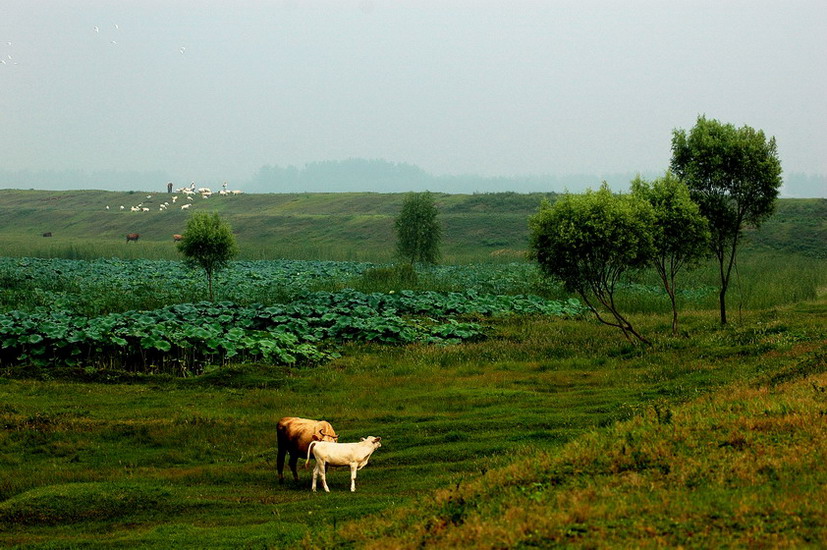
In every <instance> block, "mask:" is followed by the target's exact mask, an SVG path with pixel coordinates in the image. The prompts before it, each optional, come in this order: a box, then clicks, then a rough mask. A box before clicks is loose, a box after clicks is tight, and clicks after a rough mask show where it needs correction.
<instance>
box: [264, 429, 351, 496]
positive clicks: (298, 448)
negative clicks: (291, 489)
mask: <svg viewBox="0 0 827 550" xmlns="http://www.w3.org/2000/svg"><path fill="white" fill-rule="evenodd" d="M276 436H277V438H278V444H279V452H278V458H277V460H276V469H277V470H278V475H279V483H284V456H285V455H286V454H287V453H288V452H289V453H290V469H291V470H292V471H293V479H294V480H296V481H298V480H299V473H298V472H297V471H296V463H298V461H299V458H301V457H306V456H307V447H308V446H309V445H310V442H311V441H333V442H335V441H336V440H337V439H339V436H338V435H336V432H335V431H334V430H333V426H331V425H330V422H328V421H327V420H310V419H308V418H297V417H295V416H285V417H284V418H282V419H281V420H279V423H278V424H277V425H276Z"/></svg>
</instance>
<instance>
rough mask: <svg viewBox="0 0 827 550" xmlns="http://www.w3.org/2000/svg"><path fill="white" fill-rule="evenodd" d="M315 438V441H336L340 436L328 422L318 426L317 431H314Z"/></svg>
mask: <svg viewBox="0 0 827 550" xmlns="http://www.w3.org/2000/svg"><path fill="white" fill-rule="evenodd" d="M325 424H327V423H325ZM313 439H314V440H315V441H332V442H333V443H336V442H337V441H338V440H339V436H338V435H336V432H335V431H334V430H333V426H331V425H330V424H327V425H323V426H318V427H317V428H316V431H315V432H314V433H313Z"/></svg>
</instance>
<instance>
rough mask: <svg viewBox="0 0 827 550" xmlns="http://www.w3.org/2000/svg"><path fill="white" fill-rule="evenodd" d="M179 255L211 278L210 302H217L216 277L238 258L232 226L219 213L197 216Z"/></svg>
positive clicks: (190, 219) (198, 213)
mask: <svg viewBox="0 0 827 550" xmlns="http://www.w3.org/2000/svg"><path fill="white" fill-rule="evenodd" d="M177 246H178V251H179V252H181V253H182V254H183V255H184V257H185V259H184V262H185V263H186V264H187V265H188V266H190V267H200V268H201V269H203V270H204V273H205V274H206V276H207V287H208V288H209V295H210V300H213V276H214V275H215V272H216V271H219V270H221V269H223V268H225V267H227V264H228V263H229V262H230V260H231V259H232V258H233V257H234V256H235V255H236V254H238V246H237V245H236V242H235V236H234V235H233V231H232V229H231V228H230V225H229V224H228V223H227V222H225V221H224V220H222V219H221V217H220V216H219V215H218V213H216V212H212V213H210V212H193V213H192V215H191V216H190V218H189V220H187V227H186V229H185V230H184V233H183V234H182V236H181V240H180V241H178V244H177Z"/></svg>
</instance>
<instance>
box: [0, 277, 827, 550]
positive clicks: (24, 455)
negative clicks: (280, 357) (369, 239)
mask: <svg viewBox="0 0 827 550" xmlns="http://www.w3.org/2000/svg"><path fill="white" fill-rule="evenodd" d="M395 294H396V293H395ZM405 299H406V300H408V299H412V298H410V297H409V298H405ZM463 301H464V300H463V299H462V297H457V299H456V303H457V304H461V303H462V302H463ZM465 301H467V300H465ZM421 307H424V308H427V307H429V306H428V305H426V304H423V305H422V306H421ZM824 314H825V305H824V303H823V300H822V301H821V302H811V303H808V304H802V305H800V306H795V307H790V308H781V309H778V310H776V311H767V312H748V313H747V315H746V317H745V319H744V321H743V323H742V326H741V328H740V329H739V330H738V331H737V332H736V331H735V330H734V329H733V328H732V327H727V328H724V329H722V328H720V327H717V326H716V324H715V315H716V314H715V313H714V312H713V313H698V312H687V314H685V316H684V319H683V321H682V322H683V327H684V330H686V331H688V332H689V333H690V334H691V335H692V338H687V339H680V340H677V339H673V338H660V339H658V338H657V337H656V340H655V343H654V346H653V347H652V348H649V349H647V350H646V353H641V352H640V350H635V349H633V348H632V347H631V346H629V345H628V344H627V343H626V342H625V341H623V339H622V338H621V337H620V334H619V333H617V334H608V335H607V334H606V333H605V329H604V328H601V327H600V325H598V324H597V323H592V322H584V321H583V320H580V319H577V320H574V319H569V320H567V319H561V318H557V317H545V316H538V315H521V316H514V315H508V316H504V317H495V318H492V319H491V320H489V321H487V323H488V324H490V326H491V329H490V330H491V331H492V333H493V335H494V336H495V337H493V338H489V339H486V340H484V341H479V342H469V343H464V344H461V345H451V346H429V345H421V344H413V345H408V346H382V345H375V344H370V343H360V342H353V343H351V344H349V345H348V346H347V347H346V348H345V349H344V350H343V351H344V353H343V354H342V357H339V358H336V359H334V360H333V361H331V362H329V363H326V364H323V365H317V366H308V367H305V368H290V367H272V366H269V365H263V364H259V363H256V364H253V365H249V366H247V365H231V366H230V368H228V369H210V370H209V371H208V372H206V373H204V374H203V375H200V376H195V377H190V378H187V379H169V378H164V377H160V376H152V377H149V376H146V377H143V379H136V380H135V382H133V383H117V381H115V380H111V381H109V383H108V384H101V383H98V382H83V381H72V382H68V381H66V380H64V379H51V380H50V379H48V378H45V377H44V379H40V380H37V379H35V380H33V379H25V380H16V379H9V378H0V425H2V426H3V427H4V430H3V436H2V437H0V473H2V475H0V510H2V511H0V514H4V515H5V517H6V518H7V519H9V520H10V521H8V522H3V523H0V546H2V547H15V546H21V547H26V548H38V547H43V548H49V547H56V546H57V547H61V548H83V547H87V548H97V547H106V546H112V545H116V546H122V547H130V548H164V549H166V548H170V547H175V548H193V549H195V548H245V547H267V548H296V547H301V544H299V543H300V541H301V538H302V537H303V536H308V537H309V542H307V546H313V547H321V548H330V547H336V546H337V545H338V547H361V546H363V545H370V544H373V543H375V542H376V541H377V540H380V541H382V543H384V544H385V545H386V546H388V547H397V546H400V545H401V546H404V544H405V543H409V544H410V545H419V544H420V543H422V542H423V540H424V541H425V542H424V544H423V545H424V546H426V547H432V546H436V547H439V545H440V539H439V537H440V536H441V535H440V533H449V532H453V531H454V529H455V528H459V527H461V526H462V525H466V526H467V528H468V530H469V532H473V531H475V529H480V531H478V533H479V534H480V536H481V537H483V538H484V539H485V540H488V541H489V543H490V542H492V541H499V540H500V539H495V538H494V536H495V535H496V536H500V535H502V534H503V533H507V534H511V535H514V536H515V537H516V539H515V540H514V542H515V543H514V544H506V543H503V544H502V545H501V546H502V547H508V548H511V547H520V546H521V544H522V545H523V546H530V545H531V544H535V545H536V544H537V543H538V541H543V542H546V541H547V540H548V541H551V542H554V541H556V540H559V542H560V543H561V544H568V545H574V546H576V545H578V544H580V545H582V546H601V544H606V541H605V540H604V538H603V537H607V536H608V537H612V538H611V541H610V542H611V543H612V544H613V545H614V546H617V547H628V546H646V545H647V544H651V533H650V532H649V531H648V527H652V528H655V527H657V528H660V529H663V530H662V531H658V533H659V536H662V537H671V538H668V540H667V542H669V543H670V545H671V546H679V545H681V544H683V545H686V546H692V545H693V544H694V543H696V542H698V543H699V544H698V545H700V546H703V547H709V548H720V547H726V546H728V544H727V543H728V542H729V541H732V540H733V539H732V537H747V536H748V533H752V532H756V533H759V534H763V533H765V531H766V535H767V536H772V537H774V538H773V539H772V540H773V542H774V543H775V544H776V545H777V546H780V547H789V546H801V544H796V542H800V541H802V540H804V537H808V536H809V537H812V536H814V535H816V534H818V533H819V529H821V530H823V528H824V522H823V521H822V520H821V519H819V518H820V517H823V514H821V516H818V515H816V514H814V513H813V512H818V511H819V508H818V507H819V506H822V507H823V502H822V501H821V500H819V499H818V498H802V495H804V496H809V495H818V494H820V493H818V491H820V490H821V488H822V487H823V485H824V475H825V473H824V472H825V469H824V463H825V462H824V457H823V452H824V449H827V446H825V445H824V443H823V433H824V430H823V422H821V421H820V420H821V419H820V417H819V414H820V412H821V411H823V410H827V400H825V397H824V395H825V393H824V391H823V388H824V387H825V386H827V379H824V378H821V379H818V380H814V381H813V382H815V383H816V385H815V386H813V385H812V384H811V382H810V381H809V380H802V382H804V385H803V386H802V388H801V390H803V391H802V392H801V396H802V397H807V399H808V400H807V401H801V402H796V401H792V400H790V399H789V398H788V394H786V393H782V391H783V390H782V389H780V388H779V389H776V390H773V389H770V390H769V391H767V389H764V388H756V389H755V390H754V391H753V392H752V394H753V395H752V397H757V398H758V402H757V403H755V404H754V405H751V404H749V399H748V397H750V396H749V395H744V394H743V393H738V394H737V395H734V392H732V391H731V389H730V388H727V389H726V390H725V391H724V392H723V393H722V394H721V396H720V397H716V396H714V395H713V392H714V391H715V390H716V389H718V388H720V387H721V385H722V384H727V383H731V382H734V381H738V382H739V383H743V382H744V381H750V380H754V379H755V378H756V377H766V378H767V379H774V378H773V375H774V374H775V373H782V374H783V375H785V376H786V373H789V372H793V371H794V372H797V373H800V374H801V375H802V376H807V375H808V374H809V375H811V374H812V373H817V372H819V371H823V368H821V367H818V362H819V359H821V362H820V364H821V365H823V352H822V351H819V348H821V347H823V346H821V343H822V342H823V341H824V338H825V337H827V332H825V330H827V327H825V325H824V323H823V318H824ZM635 323H636V324H640V325H641V328H642V329H644V330H645V331H646V332H651V333H654V334H657V327H659V326H661V325H664V326H665V325H668V316H666V315H649V314H647V315H641V316H638V317H636V318H635ZM808 350H812V351H808ZM89 380H93V379H92V378H90V379H89ZM699 396H700V400H699V403H700V405H701V406H703V408H692V409H687V408H685V407H684V406H683V405H682V404H681V403H683V402H686V401H689V400H695V399H697V398H698V397H699ZM712 399H714V400H712ZM693 407H694V405H693ZM670 411H671V413H670ZM746 412H748V413H749V416H747V415H746ZM282 415H299V416H307V417H311V418H325V419H327V420H329V421H331V422H332V423H333V426H334V427H335V428H336V431H337V433H339V434H340V436H341V439H340V441H344V442H349V441H358V440H359V438H360V437H365V436H367V435H378V436H382V442H383V447H382V448H381V449H379V451H377V453H376V454H375V455H374V457H373V458H372V459H371V462H370V464H369V465H368V466H367V467H366V468H365V469H364V470H362V471H360V473H359V480H360V481H359V482H358V487H357V492H356V493H352V494H351V493H350V492H349V491H348V486H349V472H347V469H341V468H339V469H337V468H331V470H330V472H329V473H328V483H329V484H330V486H331V490H332V492H331V494H329V495H312V494H311V493H310V490H309V473H308V472H306V471H304V470H302V471H300V472H299V475H300V482H299V483H296V484H294V483H292V481H288V482H287V483H286V484H285V485H283V486H280V485H278V483H277V481H276V479H275V473H274V469H275V462H276V456H275V455H276V451H275V447H276V441H275V439H276V438H275V434H274V423H275V420H276V419H277V418H278V417H280V416H282ZM628 419H631V423H629V424H624V425H621V426H616V425H615V423H616V422H617V421H622V420H628ZM687 422H689V423H687ZM779 422H786V424H784V423H779ZM801 429H807V430H809V431H807V432H804V433H803V434H802V435H807V436H817V435H818V434H819V433H820V434H821V436H819V437H820V438H819V437H811V438H810V439H809V441H810V447H809V448H802V447H800V446H799V443H800V442H801V441H802V440H803V439H804V438H803V437H799V435H798V434H800V432H799V431H798V430H801ZM739 437H740V439H739ZM581 438H583V439H581ZM569 442H573V443H571V445H572V446H571V447H568V448H567V449H566V450H563V449H564V445H566V444H568V443H569ZM791 442H796V446H795V447H794V449H796V450H799V449H800V450H801V451H803V452H796V453H794V454H793V453H791V450H790V446H789V445H790V443H791ZM757 443H760V445H761V446H756V444H757ZM790 457H793V458H790ZM756 460H758V461H759V462H758V463H757V464H756ZM819 461H820V462H819ZM759 470H760V471H759ZM802 471H803V473H804V477H801V476H800V474H801V473H802ZM774 476H775V477H774ZM750 480H754V483H748V482H749V481H750ZM653 487H654V489H653ZM777 494H781V495H782V496H783V497H784V498H783V499H773V498H772V497H773V496H775V495H777ZM64 495H65V496H64ZM733 495H735V496H736V497H738V501H737V502H732V499H733V498H734V497H733ZM96 497H97V498H96ZM320 497H321V498H320ZM448 497H451V500H450V502H451V503H450V504H448ZM558 497H559V499H560V500H557V499H558ZM548 503H550V505H546V504H548ZM640 503H644V504H645V505H644V506H639V504H640ZM67 504H68V505H69V506H66V505H67ZM743 506H749V508H748V510H749V513H748V514H744V512H743V510H744V508H743ZM789 506H795V507H794V508H788V507H789ZM664 507H667V510H666V511H664ZM689 510H692V511H691V512H689ZM785 510H786V512H785ZM504 511H507V512H508V513H507V514H506V513H504ZM604 514H609V515H604ZM612 514H614V515H612ZM785 514H787V515H785ZM38 517H42V518H43V519H44V521H42V522H35V521H34V518H38ZM17 518H20V521H18V520H17ZM515 518H517V519H515ZM521 518H525V519H526V521H520V519H521ZM710 518H713V520H714V521H713V525H712V527H710V524H709V522H710V521H711V520H710ZM799 518H801V521H799ZM451 519H454V520H456V526H454V524H452V523H450V520H451ZM445 520H448V523H445ZM736 524H737V525H739V526H741V527H743V529H741V528H738V529H733V528H732V526H733V525H736ZM520 526H523V527H526V526H528V527H529V528H530V531H529V532H526V531H524V530H522V528H521V527H520ZM553 526H558V527H559V529H560V532H559V533H558V534H559V535H560V538H559V539H552V538H549V539H545V538H543V537H545V536H550V535H551V534H553V533H556V532H557V531H556V529H557V527H553ZM546 529H547V530H546ZM745 529H746V530H745ZM567 532H568V533H569V534H568V535H567V534H566V533H567ZM692 533H694V534H695V535H692ZM529 534H535V536H529ZM638 535H640V537H642V538H640V539H637V538H634V537H635V536H638ZM469 536H471V535H469ZM693 536H698V537H700V536H703V537H704V538H703V539H702V541H701V542H702V544H701V542H699V540H701V539H697V538H692V537H693ZM394 537H400V539H401V538H404V540H402V542H401V543H397V541H398V540H400V539H394ZM429 537H430V538H429ZM645 537H648V538H645ZM739 540H740V539H739ZM812 540H820V539H812ZM520 541H522V542H520ZM630 541H632V543H631V544H630V543H629V542H630ZM476 542H477V541H475V540H471V539H462V538H459V539H453V540H450V541H446V542H445V544H444V546H446V547H449V546H450V547H453V548H457V547H477V546H479V545H478V544H476ZM483 542H484V541H483ZM624 542H626V543H627V544H624ZM638 542H639V544H638ZM452 543H454V544H453V545H452ZM743 543H744V544H737V546H744V545H749V541H748V540H747V539H746V538H744V539H743ZM542 544H543V543H542V542H541V543H540V545H542ZM483 545H484V544H483ZM733 545H736V544H733ZM805 546H806V545H805Z"/></svg>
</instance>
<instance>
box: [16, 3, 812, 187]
mask: <svg viewBox="0 0 827 550" xmlns="http://www.w3.org/2000/svg"><path fill="white" fill-rule="evenodd" d="M825 29H827V2H825V1H824V0H783V1H772V2H770V1H762V0H749V1H738V2H735V1H727V0H718V1H670V0H647V1H644V0H632V1H621V0H616V1H612V0H591V1H590V0H585V1H584V0H576V1H556V0H549V1H545V2H540V1H537V2H527V1H513V0H508V1H507V0H502V1H500V0H497V1H494V0H491V1H465V2H459V1H455V0H440V1H438V2H437V1H429V2H426V1H408V2H397V1H390V0H337V1H335V2H334V1H329V2H318V1H313V2H310V1H303V0H284V1H266V2H265V1H259V2H250V1H246V2H239V1H233V2H227V1H223V0H222V1H202V0H199V1H194V0H193V1H183V0H163V1H145V0H141V1H116V0H109V1H96V2H93V1H82V0H78V1H72V2H68V1H41V0H4V1H3V2H2V7H0V59H2V60H3V61H4V63H0V169H4V170H24V169H28V170H34V171H37V170H67V169H80V170H86V171H106V170H119V171H128V170H134V171H155V170H160V171H163V172H165V173H167V174H168V175H169V176H170V177H172V178H173V179H176V180H178V181H182V182H189V181H190V180H225V179H229V180H233V179H246V178H249V177H250V176H251V175H253V174H254V173H255V172H256V171H257V170H258V169H259V168H260V167H261V166H262V165H265V164H271V165H281V166H286V165H289V164H293V165H297V166H302V165H303V164H304V163H307V162H312V161H319V160H339V159H346V158H349V157H360V158H368V159H374V158H382V159H386V160H389V161H394V162H406V163H411V164H416V165H418V166H420V167H422V168H423V169H424V170H426V171H428V172H430V173H432V174H436V175H442V174H468V173H473V174H480V175H486V176H494V175H506V176H507V175H525V174H544V173H546V174H558V175H564V174H572V173H588V174H598V175H599V174H603V173H614V172H635V171H661V170H663V169H665V168H666V167H667V166H668V163H669V157H670V140H671V133H672V130H673V129H674V128H685V129H689V128H691V127H692V126H693V125H694V123H695V120H696V117H697V116H698V115H699V114H706V115H707V117H710V118H716V119H719V120H721V121H723V122H731V123H734V124H735V125H737V126H741V125H743V124H748V125H750V126H753V127H754V128H760V129H763V130H764V131H765V132H766V133H767V134H768V135H773V136H775V137H776V139H777V141H778V146H779V151H780V156H781V160H782V164H783V167H784V171H785V172H786V173H791V172H803V173H810V174H813V173H820V174H824V173H827V31H825Z"/></svg>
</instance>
